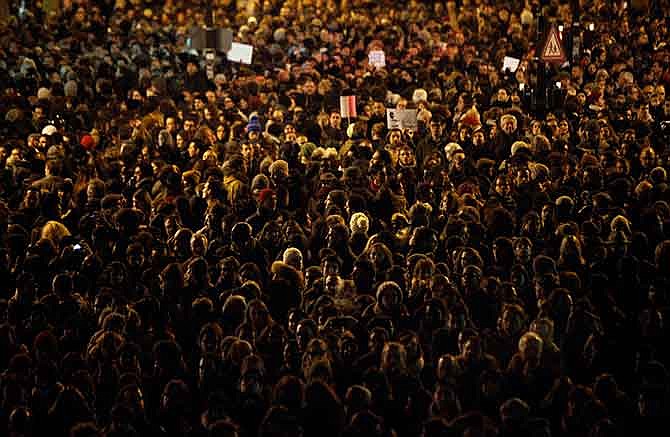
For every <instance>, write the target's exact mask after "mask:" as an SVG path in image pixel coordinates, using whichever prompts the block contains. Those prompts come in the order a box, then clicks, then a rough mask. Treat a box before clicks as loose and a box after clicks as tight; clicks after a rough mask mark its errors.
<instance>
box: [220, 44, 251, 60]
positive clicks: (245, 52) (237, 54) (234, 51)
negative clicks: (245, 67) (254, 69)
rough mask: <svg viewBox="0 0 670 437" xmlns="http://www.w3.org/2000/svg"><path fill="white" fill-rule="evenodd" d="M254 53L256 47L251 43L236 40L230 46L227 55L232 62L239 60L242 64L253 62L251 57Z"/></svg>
mask: <svg viewBox="0 0 670 437" xmlns="http://www.w3.org/2000/svg"><path fill="white" fill-rule="evenodd" d="M253 53H254V47H253V46H250V45H249V44H240V43H237V42H234V43H233V44H232V46H231V47H230V50H229V51H228V53H226V57H227V58H228V60H229V61H231V62H239V63H241V64H251V58H252V56H253Z"/></svg>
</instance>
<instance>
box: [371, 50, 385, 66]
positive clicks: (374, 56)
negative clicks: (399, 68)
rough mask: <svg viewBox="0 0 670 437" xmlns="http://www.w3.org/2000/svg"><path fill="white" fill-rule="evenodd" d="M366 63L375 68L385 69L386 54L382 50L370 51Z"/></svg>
mask: <svg viewBox="0 0 670 437" xmlns="http://www.w3.org/2000/svg"><path fill="white" fill-rule="evenodd" d="M368 62H369V63H370V65H372V66H373V67H375V68H384V67H386V54H385V53H384V51H383V50H371V51H370V53H368Z"/></svg>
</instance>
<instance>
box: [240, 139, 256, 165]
mask: <svg viewBox="0 0 670 437" xmlns="http://www.w3.org/2000/svg"><path fill="white" fill-rule="evenodd" d="M240 152H241V153H242V157H243V158H244V159H245V160H247V161H251V160H252V159H253V158H254V148H253V146H252V145H251V144H249V143H244V144H242V148H241V150H240Z"/></svg>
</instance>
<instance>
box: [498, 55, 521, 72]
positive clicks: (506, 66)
mask: <svg viewBox="0 0 670 437" xmlns="http://www.w3.org/2000/svg"><path fill="white" fill-rule="evenodd" d="M520 63H521V60H520V59H517V58H513V57H511V56H505V58H504V59H503V67H502V71H503V73H504V72H505V70H507V71H509V72H510V73H516V70H517V68H519V64H520Z"/></svg>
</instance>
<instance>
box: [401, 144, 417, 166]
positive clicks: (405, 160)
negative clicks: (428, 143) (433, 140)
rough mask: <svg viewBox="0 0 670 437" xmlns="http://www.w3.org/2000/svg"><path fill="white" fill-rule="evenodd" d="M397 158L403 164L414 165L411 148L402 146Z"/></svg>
mask: <svg viewBox="0 0 670 437" xmlns="http://www.w3.org/2000/svg"><path fill="white" fill-rule="evenodd" d="M398 160H399V162H400V164H401V165H404V166H411V165H414V153H412V149H410V148H409V147H405V148H403V149H402V150H401V151H400V154H399V155H398Z"/></svg>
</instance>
